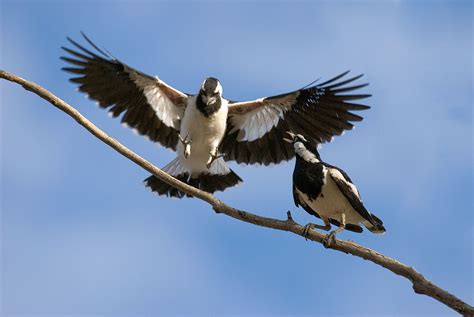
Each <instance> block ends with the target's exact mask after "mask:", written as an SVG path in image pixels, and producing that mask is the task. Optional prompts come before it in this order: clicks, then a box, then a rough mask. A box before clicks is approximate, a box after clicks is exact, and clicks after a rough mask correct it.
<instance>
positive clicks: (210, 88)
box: [199, 77, 222, 106]
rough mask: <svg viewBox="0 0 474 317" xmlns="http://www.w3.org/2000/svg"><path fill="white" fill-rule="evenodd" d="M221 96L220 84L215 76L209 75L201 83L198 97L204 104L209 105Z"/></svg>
mask: <svg viewBox="0 0 474 317" xmlns="http://www.w3.org/2000/svg"><path fill="white" fill-rule="evenodd" d="M221 97H222V86H221V83H220V82H219V80H218V79H217V78H214V77H209V78H207V79H206V80H205V81H204V82H203V83H202V85H201V90H200V91H199V98H201V100H202V102H203V103H204V104H205V105H206V106H210V105H212V104H214V103H216V102H217V101H219V100H220V98H221Z"/></svg>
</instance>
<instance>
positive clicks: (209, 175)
mask: <svg viewBox="0 0 474 317" xmlns="http://www.w3.org/2000/svg"><path fill="white" fill-rule="evenodd" d="M163 170H164V171H165V172H167V173H169V174H170V175H172V176H174V177H175V178H176V179H178V180H180V181H182V182H184V183H186V184H188V185H191V186H193V187H196V188H198V189H201V190H203V191H206V192H208V193H211V194H212V193H214V192H216V191H224V190H225V189H226V188H229V187H233V186H235V185H237V184H238V183H240V182H242V179H241V178H240V177H239V176H238V175H237V174H236V173H235V172H234V171H233V170H231V169H230V168H229V167H228V166H227V164H226V163H225V162H224V160H223V159H222V158H219V159H217V160H215V161H214V162H213V164H212V166H211V169H210V170H208V171H206V172H204V173H201V174H198V175H191V174H190V173H189V172H188V171H186V170H185V168H184V167H183V165H182V164H181V161H180V158H179V157H177V158H175V159H174V160H173V161H171V162H170V163H169V164H168V165H166V166H165V167H164V168H163ZM144 183H145V186H146V187H148V188H150V189H151V190H152V191H153V192H156V193H158V194H159V195H163V196H168V197H176V198H183V197H185V196H186V197H192V196H190V195H187V194H186V193H184V192H182V191H180V190H178V189H176V188H174V187H173V186H171V185H168V184H167V183H165V182H163V181H162V180H160V179H159V178H157V177H156V176H154V175H151V176H150V177H148V178H147V179H145V180H144Z"/></svg>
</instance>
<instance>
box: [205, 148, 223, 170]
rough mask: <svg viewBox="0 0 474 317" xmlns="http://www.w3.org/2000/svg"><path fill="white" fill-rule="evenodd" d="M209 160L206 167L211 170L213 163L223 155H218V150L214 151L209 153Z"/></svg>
mask: <svg viewBox="0 0 474 317" xmlns="http://www.w3.org/2000/svg"><path fill="white" fill-rule="evenodd" d="M209 155H210V156H209V160H207V163H206V166H207V168H211V165H212V163H213V162H214V161H215V160H217V159H218V158H220V157H223V156H224V155H223V154H218V153H217V148H215V149H214V151H211V152H209Z"/></svg>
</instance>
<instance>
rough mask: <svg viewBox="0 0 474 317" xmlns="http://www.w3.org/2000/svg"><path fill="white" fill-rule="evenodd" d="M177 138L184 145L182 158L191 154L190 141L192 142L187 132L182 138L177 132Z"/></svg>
mask: <svg viewBox="0 0 474 317" xmlns="http://www.w3.org/2000/svg"><path fill="white" fill-rule="evenodd" d="M178 138H179V140H180V141H181V143H183V145H184V158H186V159H187V158H188V157H189V155H191V143H193V140H191V138H190V137H189V134H188V135H186V137H185V138H184V139H183V137H182V136H181V134H179V133H178Z"/></svg>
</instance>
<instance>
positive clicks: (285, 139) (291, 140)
mask: <svg viewBox="0 0 474 317" xmlns="http://www.w3.org/2000/svg"><path fill="white" fill-rule="evenodd" d="M286 134H288V135H289V136H290V137H291V139H287V138H283V141H285V142H288V143H293V140H294V139H295V134H294V133H292V132H290V131H287V132H286Z"/></svg>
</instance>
